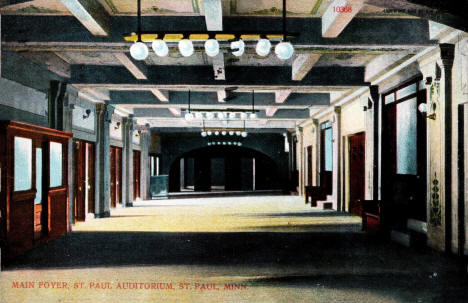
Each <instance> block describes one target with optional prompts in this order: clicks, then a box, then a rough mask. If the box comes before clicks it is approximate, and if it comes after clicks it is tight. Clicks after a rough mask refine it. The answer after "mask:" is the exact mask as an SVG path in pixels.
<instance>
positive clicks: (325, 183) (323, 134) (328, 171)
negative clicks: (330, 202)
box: [320, 121, 333, 195]
mask: <svg viewBox="0 0 468 303" xmlns="http://www.w3.org/2000/svg"><path fill="white" fill-rule="evenodd" d="M320 187H322V189H323V190H324V192H325V193H326V194H327V195H331V194H332V192H333V130H332V124H331V122H330V121H327V122H324V123H322V124H321V125H320Z"/></svg>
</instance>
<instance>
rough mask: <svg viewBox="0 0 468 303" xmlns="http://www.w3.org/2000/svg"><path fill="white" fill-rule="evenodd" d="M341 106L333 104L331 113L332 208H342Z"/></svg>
mask: <svg viewBox="0 0 468 303" xmlns="http://www.w3.org/2000/svg"><path fill="white" fill-rule="evenodd" d="M340 155H341V107H340V106H335V107H334V113H333V176H332V179H333V182H332V183H333V190H332V196H333V209H336V210H339V211H341V210H342V207H341V178H340V174H341V161H340Z"/></svg>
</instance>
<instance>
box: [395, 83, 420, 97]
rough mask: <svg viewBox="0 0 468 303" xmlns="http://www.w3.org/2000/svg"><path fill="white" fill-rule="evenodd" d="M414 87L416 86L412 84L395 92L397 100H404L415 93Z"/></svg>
mask: <svg viewBox="0 0 468 303" xmlns="http://www.w3.org/2000/svg"><path fill="white" fill-rule="evenodd" d="M416 85H417V84H416V83H413V84H411V85H409V86H407V87H404V88H402V89H400V90H399V91H397V99H401V98H404V97H406V96H409V95H411V94H414V93H416Z"/></svg>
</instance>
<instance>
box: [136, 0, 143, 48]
mask: <svg viewBox="0 0 468 303" xmlns="http://www.w3.org/2000/svg"><path fill="white" fill-rule="evenodd" d="M137 6H138V7H137V19H138V25H137V31H138V33H137V34H138V41H137V42H142V41H141V0H138V1H137Z"/></svg>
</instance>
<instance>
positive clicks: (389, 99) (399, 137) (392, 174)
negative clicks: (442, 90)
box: [382, 79, 426, 230]
mask: <svg viewBox="0 0 468 303" xmlns="http://www.w3.org/2000/svg"><path fill="white" fill-rule="evenodd" d="M383 100H384V105H383V114H382V125H383V129H382V138H383V140H382V176H383V180H382V181H383V182H382V198H383V199H382V200H383V201H385V207H384V209H383V210H382V212H383V215H384V216H385V218H384V219H385V222H386V223H385V224H386V226H388V227H390V228H392V229H396V230H406V225H407V221H408V219H409V218H411V219H415V220H419V221H424V222H425V221H426V117H425V116H423V115H421V114H419V113H418V106H419V104H421V103H424V102H426V91H425V87H424V85H423V84H422V81H420V80H419V79H418V80H414V81H411V82H409V83H407V84H405V85H402V86H400V87H399V88H397V89H396V90H393V91H391V92H389V93H387V94H384V96H383Z"/></svg>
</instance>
